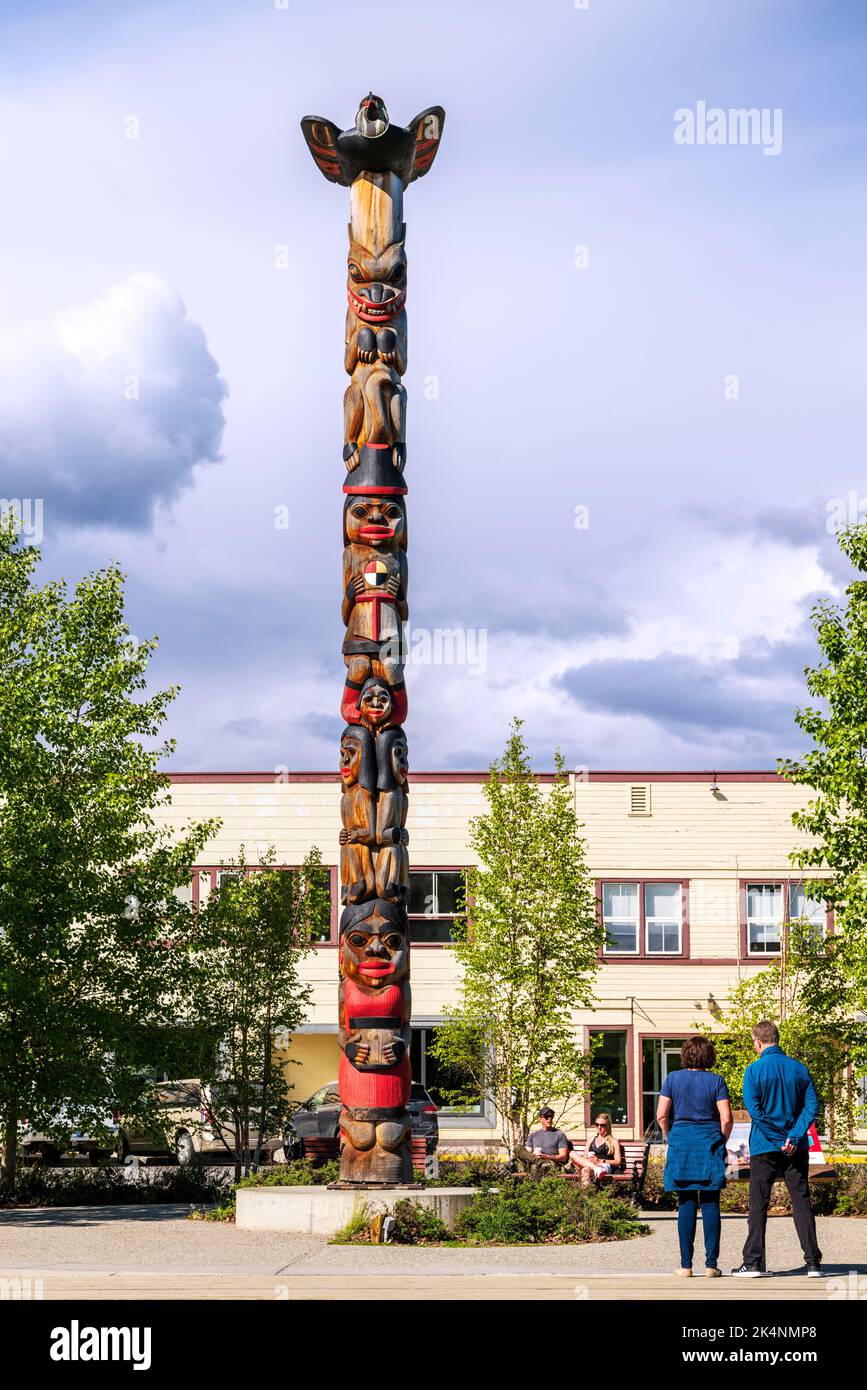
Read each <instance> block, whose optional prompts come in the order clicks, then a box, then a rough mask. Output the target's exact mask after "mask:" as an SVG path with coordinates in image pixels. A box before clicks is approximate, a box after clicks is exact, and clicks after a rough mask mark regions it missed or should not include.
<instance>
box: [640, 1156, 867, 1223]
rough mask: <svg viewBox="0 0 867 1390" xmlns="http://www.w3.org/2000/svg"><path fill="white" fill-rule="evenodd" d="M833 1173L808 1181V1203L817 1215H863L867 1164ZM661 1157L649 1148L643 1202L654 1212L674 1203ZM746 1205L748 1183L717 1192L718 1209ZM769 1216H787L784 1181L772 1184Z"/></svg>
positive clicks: (731, 1210)
mask: <svg viewBox="0 0 867 1390" xmlns="http://www.w3.org/2000/svg"><path fill="white" fill-rule="evenodd" d="M833 1166H834V1167H835V1168H836V1170H837V1176H836V1177H835V1178H832V1179H830V1180H829V1181H826V1182H813V1183H810V1202H811V1205H812V1208H813V1211H814V1212H815V1213H816V1215H817V1216H867V1165H865V1164H861V1163H845V1162H841V1163H835V1164H834V1165H833ZM663 1167H664V1160H663V1158H662V1156H661V1155H657V1154H654V1153H653V1152H652V1151H651V1157H650V1162H649V1164H648V1168H647V1177H646V1179H645V1183H644V1192H643V1201H644V1205H645V1206H646V1207H653V1208H654V1209H655V1210H657V1211H671V1210H673V1209H674V1208H675V1207H676V1206H677V1198H676V1197H675V1194H674V1193H673V1192H665V1191H664V1190H663V1186H662V1181H663ZM749 1205H750V1185H749V1183H748V1182H746V1181H741V1182H727V1183H726V1185H725V1187H724V1188H723V1189H722V1192H721V1193H720V1209H721V1211H723V1212H726V1213H728V1214H729V1215H738V1216H746V1214H747V1212H748V1211H749ZM769 1210H770V1212H771V1215H772V1216H783V1215H789V1214H790V1213H791V1210H792V1203H791V1199H790V1197H789V1190H788V1188H787V1187H786V1184H785V1183H784V1182H778V1183H775V1184H774V1187H773V1190H772V1193H771V1205H770V1208H769Z"/></svg>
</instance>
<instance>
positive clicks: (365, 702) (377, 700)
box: [301, 93, 445, 1184]
mask: <svg viewBox="0 0 867 1390" xmlns="http://www.w3.org/2000/svg"><path fill="white" fill-rule="evenodd" d="M444 122H445V112H444V111H443V109H442V107H439V106H431V107H428V108H427V109H426V110H425V111H422V112H420V114H419V115H418V116H416V117H415V118H414V119H413V120H412V121H411V122H410V123H409V125H408V126H407V127H401V126H395V125H392V124H391V122H390V121H389V117H388V112H387V110H386V108H385V104H384V102H383V101H382V98H381V97H377V96H374V95H373V93H369V94H368V95H367V96H366V97H365V98H364V99H363V101H362V102H361V105H360V107H359V110H358V114H357V116H356V120H355V125H354V126H353V127H350V128H349V129H347V130H344V131H341V130H340V129H339V128H338V127H337V126H336V125H335V124H334V123H333V122H332V121H327V120H325V119H324V118H322V117H318V116H307V117H305V118H304V120H303V121H302V122H301V127H302V130H303V132H304V138H305V140H306V141H307V145H308V147H309V149H310V152H311V154H312V156H313V159H314V160H315V162H316V164H317V167H318V168H319V170H320V171H321V173H322V174H323V175H324V176H325V178H326V179H328V180H329V181H330V182H332V183H339V184H342V185H343V186H344V187H348V188H349V189H350V222H349V256H348V262H347V312H346V331H345V341H344V366H345V369H346V372H347V374H348V376H349V385H348V387H347V389H346V393H345V395H344V400H343V414H344V435H343V438H344V445H343V459H344V463H345V466H346V478H345V480H344V484H343V490H344V493H345V494H346V501H345V503H344V510H343V544H344V551H343V601H342V609H341V613H342V617H343V622H344V626H345V628H346V635H345V639H344V642H343V659H344V662H345V664H346V681H345V685H344V691H343V698H342V700H341V713H342V715H343V718H344V720H345V724H346V727H345V728H344V730H343V733H342V735H341V740H340V777H341V783H342V789H343V790H342V796H341V805H340V811H341V823H342V827H343V828H342V830H341V832H340V883H341V901H342V903H343V905H344V910H343V914H342V917H341V924H340V988H339V1020H340V1022H339V1035H340V1045H341V1049H342V1056H341V1061H340V1095H341V1099H342V1101H343V1110H342V1111H341V1117H340V1129H341V1137H342V1143H343V1147H342V1156H341V1169H340V1173H341V1181H343V1182H347V1183H362V1184H364V1183H394V1182H408V1181H411V1179H412V1163H411V1154H410V1144H409V1138H410V1120H409V1116H408V1114H407V1111H406V1103H407V1101H408V1099H409V1093H410V1064H409V1041H410V1013H411V1008H410V990H409V924H408V921H407V916H406V904H407V902H408V899H409V851H408V848H407V846H408V840H409V836H408V834H407V829H406V820H407V805H408V791H409V788H408V784H407V778H408V771H409V754H408V750H407V742H406V735H405V733H404V731H403V727H402V725H403V722H404V720H405V719H406V715H407V699H406V686H405V683H404V663H405V652H404V625H405V623H406V622H407V621H408V618H409V608H408V601H407V600H408V566H407V558H406V549H407V516H406V503H405V501H404V497H405V495H406V491H407V488H406V483H405V481H404V477H403V472H404V467H405V464H406V392H405V390H404V388H403V385H402V381H401V378H402V377H403V375H404V373H405V371H406V367H407V322H406V290H407V264H406V250H405V234H406V228H405V225H404V221H403V194H404V191H405V189H406V187H407V185H408V184H410V183H412V182H413V180H415V179H417V178H421V177H422V176H423V175H424V174H426V173H427V172H428V170H429V169H430V167H431V165H432V163H433V161H434V158H435V156H436V153H437V150H438V148H439V141H440V138H441V135H442V130H443V125H444Z"/></svg>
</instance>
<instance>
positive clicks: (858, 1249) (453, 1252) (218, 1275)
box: [0, 1206, 867, 1303]
mask: <svg viewBox="0 0 867 1390" xmlns="http://www.w3.org/2000/svg"><path fill="white" fill-rule="evenodd" d="M185 1210H186V1209H184V1208H178V1207H175V1206H171V1207H132V1208H131V1207H113V1208H105V1207H102V1208H94V1207H75V1208H65V1209H63V1208H60V1209H58V1208H53V1209H47V1208H42V1209H38V1210H16V1211H2V1212H0V1281H2V1280H3V1279H6V1280H14V1279H16V1278H18V1279H25V1280H26V1279H28V1278H29V1279H30V1280H31V1286H30V1287H31V1291H33V1290H35V1289H36V1287H37V1285H36V1281H37V1280H40V1279H41V1281H42V1285H41V1296H42V1297H44V1298H46V1299H57V1298H109V1299H117V1298H155V1299H166V1298H168V1299H187V1298H194V1299H195V1298H212V1299H213V1298H217V1299H283V1300H285V1299H288V1300H293V1301H294V1300H297V1299H307V1300H309V1299H341V1298H345V1297H347V1296H348V1295H349V1294H350V1293H351V1291H352V1289H353V1288H355V1289H357V1279H358V1274H359V1273H360V1272H363V1274H364V1276H365V1290H366V1291H367V1293H369V1294H375V1292H377V1291H380V1292H383V1293H384V1294H386V1295H387V1296H388V1297H390V1298H394V1297H400V1298H404V1299H425V1300H429V1299H452V1298H459V1299H510V1300H511V1299H521V1300H523V1299H558V1300H574V1299H576V1298H577V1299H587V1298H591V1299H612V1298H615V1299H626V1300H631V1299H648V1298H652V1299H679V1300H690V1301H691V1300H698V1301H705V1300H707V1299H711V1300H721V1299H722V1300H728V1299H750V1300H756V1301H760V1302H763V1303H764V1302H767V1301H780V1300H825V1299H828V1298H830V1297H831V1296H832V1295H834V1296H836V1297H847V1296H854V1295H852V1294H851V1293H849V1294H847V1290H849V1289H850V1288H856V1289H860V1291H861V1294H862V1296H863V1294H864V1293H865V1292H867V1222H865V1221H863V1220H859V1219H858V1218H854V1217H848V1218H844V1217H825V1218H820V1219H819V1222H818V1225H819V1239H820V1243H821V1245H822V1249H823V1252H824V1257H825V1268H826V1270H827V1272H828V1275H829V1278H828V1279H825V1280H812V1279H811V1280H808V1279H807V1278H806V1276H805V1275H804V1274H803V1272H802V1271H803V1265H802V1262H801V1256H800V1251H799V1249H798V1245H797V1240H796V1237H795V1233H794V1227H793V1225H792V1222H791V1220H790V1219H789V1218H786V1217H772V1218H771V1220H770V1221H769V1223H768V1263H769V1267H770V1268H771V1270H772V1271H775V1272H774V1274H773V1277H770V1278H767V1279H763V1280H750V1281H743V1280H736V1279H716V1280H710V1279H703V1278H700V1277H699V1278H693V1279H691V1280H687V1279H678V1278H675V1277H674V1276H673V1274H672V1271H673V1270H674V1268H675V1266H676V1264H677V1262H678V1261H677V1233H676V1226H675V1220H674V1217H673V1214H672V1213H667V1212H665V1213H644V1214H643V1218H642V1219H643V1220H645V1221H646V1222H647V1224H648V1225H649V1226H650V1228H651V1235H649V1236H643V1237H636V1238H635V1239H633V1240H630V1241H617V1242H608V1243H603V1244H599V1245H582V1246H544V1247H527V1246H521V1247H515V1246H512V1247H497V1248H486V1249H464V1248H455V1249H452V1248H447V1249H425V1248H414V1247H408V1246H335V1245H328V1244H327V1243H326V1242H325V1241H324V1240H323V1239H322V1238H321V1237H317V1236H296V1235H287V1234H283V1233H278V1232H259V1231H242V1230H238V1229H237V1228H236V1227H235V1226H233V1225H226V1224H222V1223H216V1222H201V1221H188V1220H186V1219H185ZM745 1233H746V1221H745V1219H744V1218H743V1217H741V1216H724V1217H723V1243H722V1256H721V1259H720V1265H721V1267H722V1268H723V1269H724V1270H728V1269H730V1268H731V1267H732V1266H733V1265H736V1264H739V1263H740V1257H741V1247H742V1244H743V1240H744V1236H745ZM700 1268H701V1260H700V1259H698V1260H697V1262H696V1270H700ZM850 1271H852V1275H851V1277H850ZM859 1280H860V1283H859V1282H858V1281H859ZM853 1281H854V1282H853ZM4 1288H5V1289H7V1293H6V1295H5V1296H6V1297H9V1296H10V1293H9V1292H8V1290H10V1289H11V1290H12V1294H11V1296H14V1288H15V1286H14V1285H2V1284H0V1294H2V1291H3V1289H4ZM31 1296H33V1293H32V1292H31Z"/></svg>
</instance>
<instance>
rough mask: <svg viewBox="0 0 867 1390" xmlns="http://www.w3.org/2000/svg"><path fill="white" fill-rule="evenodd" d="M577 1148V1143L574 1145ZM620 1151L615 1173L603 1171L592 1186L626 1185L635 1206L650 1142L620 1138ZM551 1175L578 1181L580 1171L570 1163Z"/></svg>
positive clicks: (645, 1167) (641, 1185)
mask: <svg viewBox="0 0 867 1390" xmlns="http://www.w3.org/2000/svg"><path fill="white" fill-rule="evenodd" d="M574 1147H575V1148H578V1145H577V1144H575V1145H574ZM620 1151H621V1153H622V1154H623V1167H622V1168H621V1169H619V1170H618V1171H617V1172H616V1173H604V1174H602V1175H601V1176H600V1177H598V1178H596V1179H594V1187H615V1188H619V1187H628V1188H629V1195H630V1197H631V1199H632V1201H633V1202H635V1204H636V1206H640V1205H641V1194H642V1192H643V1190H644V1180H645V1178H646V1177H647V1160H648V1157H649V1154H650V1144H649V1142H648V1141H647V1140H645V1139H621V1140H620ZM551 1171H552V1176H553V1175H554V1174H557V1173H559V1174H560V1175H561V1176H562V1177H563V1178H565V1180H566V1181H567V1182H580V1181H581V1173H580V1171H579V1170H578V1169H577V1168H573V1167H572V1165H571V1164H569V1165H568V1167H564V1168H557V1167H554V1168H553V1169H552V1170H551ZM515 1176H516V1177H519V1178H526V1177H527V1176H528V1174H527V1173H517V1174H516V1175H515Z"/></svg>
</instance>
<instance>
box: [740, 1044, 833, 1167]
mask: <svg viewBox="0 0 867 1390" xmlns="http://www.w3.org/2000/svg"><path fill="white" fill-rule="evenodd" d="M744 1105H745V1106H746V1108H747V1110H748V1111H749V1116H750V1119H751V1120H752V1122H753V1124H752V1128H751V1130H750V1153H751V1154H767V1153H778V1152H779V1150H780V1149H781V1148H782V1147H783V1145H784V1144H785V1143H786V1142H787V1140H789V1139H791V1141H792V1143H793V1144H794V1145H795V1148H796V1149H806V1148H807V1147H808V1146H809V1140H808V1138H807V1130H808V1129H809V1128H810V1125H811V1124H813V1122H814V1120H815V1119H816V1116H817V1115H818V1113H819V1097H818V1096H817V1095H816V1088H815V1086H814V1085H813V1078H812V1076H811V1075H810V1073H809V1071H808V1070H807V1068H806V1067H805V1066H804V1063H803V1062H798V1061H796V1060H795V1058H794V1057H789V1056H787V1055H786V1053H785V1052H784V1051H783V1049H782V1048H781V1047H766V1048H765V1050H764V1052H763V1053H762V1055H761V1057H757V1058H756V1060H755V1061H754V1062H750V1065H749V1066H748V1067H747V1069H746V1071H745V1072H744Z"/></svg>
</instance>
